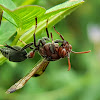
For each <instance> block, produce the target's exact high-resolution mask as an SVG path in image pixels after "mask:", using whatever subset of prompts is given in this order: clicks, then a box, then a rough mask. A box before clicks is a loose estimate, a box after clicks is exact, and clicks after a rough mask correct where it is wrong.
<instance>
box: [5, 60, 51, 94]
mask: <svg viewBox="0 0 100 100" xmlns="http://www.w3.org/2000/svg"><path fill="white" fill-rule="evenodd" d="M49 62H50V61H47V60H46V59H42V60H40V61H39V62H38V63H37V64H36V65H35V67H34V68H33V69H32V70H31V71H30V73H29V74H27V75H26V76H25V77H23V78H22V79H20V80H19V81H18V82H17V83H15V84H14V85H12V86H11V87H10V88H9V89H8V90H7V91H6V93H7V94H9V93H13V92H15V91H16V90H18V89H20V88H22V87H23V86H24V85H25V84H26V82H27V81H28V80H29V79H30V78H31V77H32V76H34V77H36V76H40V75H41V74H42V73H43V72H44V71H45V69H46V67H47V66H48V64H49Z"/></svg>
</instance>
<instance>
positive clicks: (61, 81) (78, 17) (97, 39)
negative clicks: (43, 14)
mask: <svg viewBox="0 0 100 100" xmlns="http://www.w3.org/2000/svg"><path fill="white" fill-rule="evenodd" d="M12 1H13V2H14V3H15V4H16V6H17V7H19V6H22V5H31V4H34V5H40V6H43V7H45V8H46V9H49V8H51V7H53V6H55V5H58V4H60V3H63V2H64V1H66V0H12ZM99 10H100V0H96V1H95V0H85V3H84V4H83V5H81V6H80V7H79V8H78V9H76V10H75V11H74V12H73V13H72V14H70V15H69V16H67V17H66V18H64V19H63V20H61V21H60V22H59V23H57V24H56V25H55V27H56V29H57V30H58V31H59V32H60V33H61V34H62V35H63V36H64V38H65V39H66V40H67V41H69V43H70V44H71V45H72V47H73V51H86V50H91V52H90V53H89V54H71V66H72V68H71V70H70V71H67V69H68V63H67V59H66V58H64V59H61V60H58V61H55V62H51V63H50V64H49V65H48V67H47V69H46V71H45V73H44V74H43V75H41V76H40V77H37V78H31V79H30V80H29V81H28V83H27V84H26V85H25V86H24V87H23V88H22V89H20V90H18V91H16V92H15V93H12V94H5V91H6V90H7V89H8V88H9V87H10V86H11V85H13V84H14V83H15V82H17V81H18V80H19V79H20V78H22V77H23V76H25V75H26V74H27V73H28V72H29V71H30V70H31V69H32V67H33V66H34V64H35V63H37V61H39V60H40V59H41V57H40V56H39V55H38V54H37V53H36V55H35V57H34V58H33V59H27V60H25V61H24V62H20V63H13V62H9V61H7V62H6V63H4V64H3V65H1V66H0V100H100V78H99V76H100V61H99V60H100V11H99ZM49 31H51V32H53V34H56V33H55V32H54V30H53V28H49ZM44 33H45V31H44V32H43V34H44ZM56 38H57V37H55V35H54V39H56Z"/></svg>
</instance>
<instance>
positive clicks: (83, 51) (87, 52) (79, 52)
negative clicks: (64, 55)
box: [71, 50, 91, 54]
mask: <svg viewBox="0 0 100 100" xmlns="http://www.w3.org/2000/svg"><path fill="white" fill-rule="evenodd" d="M71 52H72V53H76V54H83V53H89V52H91V50H89V51H83V52H74V51H71Z"/></svg>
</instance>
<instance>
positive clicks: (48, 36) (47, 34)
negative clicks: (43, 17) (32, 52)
mask: <svg viewBox="0 0 100 100" xmlns="http://www.w3.org/2000/svg"><path fill="white" fill-rule="evenodd" d="M47 27H48V19H47V21H46V33H47V37H48V38H49V32H48V28H47Z"/></svg>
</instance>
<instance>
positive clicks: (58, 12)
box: [18, 0, 84, 45]
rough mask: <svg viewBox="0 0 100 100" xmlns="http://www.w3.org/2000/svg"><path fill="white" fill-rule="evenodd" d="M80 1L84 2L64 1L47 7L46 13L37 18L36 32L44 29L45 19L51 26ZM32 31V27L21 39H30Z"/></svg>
mask: <svg viewBox="0 0 100 100" xmlns="http://www.w3.org/2000/svg"><path fill="white" fill-rule="evenodd" d="M82 3H84V1H83V0H77V1H76V0H75V1H66V2H64V3H62V4H60V5H57V6H55V7H52V8H50V9H48V10H47V11H46V13H45V14H44V15H43V16H42V17H40V19H39V20H41V22H38V27H37V30H36V34H40V33H41V31H42V30H44V29H45V27H46V20H47V19H48V20H49V21H48V27H52V26H53V25H55V24H56V23H58V22H59V21H60V20H62V19H63V18H65V17H66V16H67V15H69V14H70V13H71V12H72V11H74V10H75V9H76V8H77V7H78V6H79V5H80V4H82ZM33 32H34V27H33V28H32V29H30V30H29V31H28V32H27V33H26V34H25V35H24V36H22V37H21V39H22V40H23V41H25V42H28V41H32V40H33V36H32V35H33ZM18 44H19V43H18ZM20 45H21V44H20Z"/></svg>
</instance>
